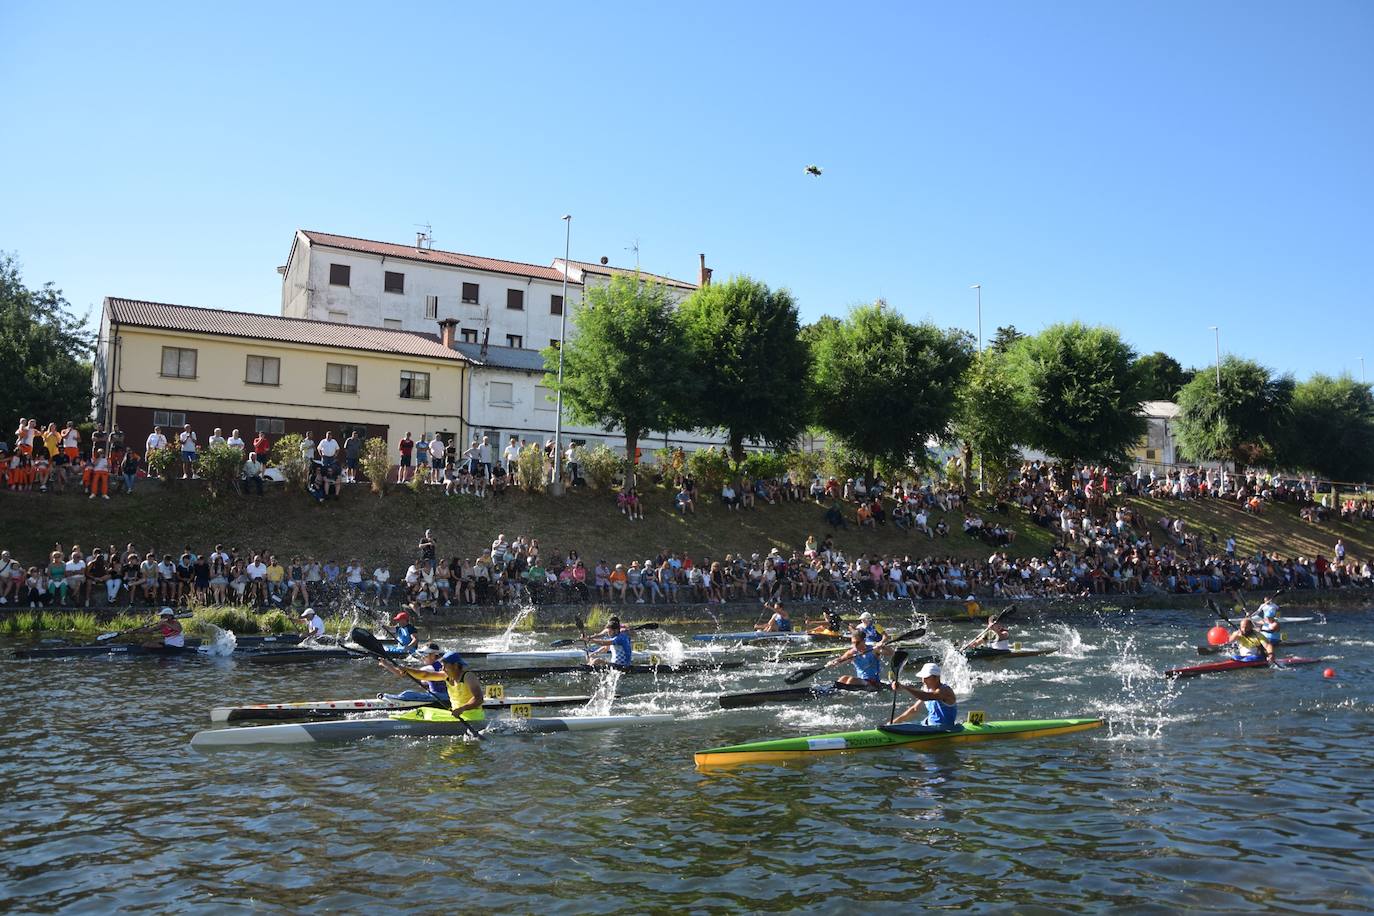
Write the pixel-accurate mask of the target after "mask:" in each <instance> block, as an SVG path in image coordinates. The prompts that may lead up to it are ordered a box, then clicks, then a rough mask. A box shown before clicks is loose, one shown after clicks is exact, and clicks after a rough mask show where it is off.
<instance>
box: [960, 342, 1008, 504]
mask: <svg viewBox="0 0 1374 916" xmlns="http://www.w3.org/2000/svg"><path fill="white" fill-rule="evenodd" d="M1019 394H1020V392H1019V390H1018V388H1017V386H1016V381H1015V379H1014V378H1013V377H1012V375H1011V374H1010V373H1009V372H1008V370H1007V357H1006V354H1005V353H1003V352H1000V351H998V350H993V349H988V350H984V351H983V352H982V353H980V354H978V356H977V357H976V358H975V359H974V360H973V365H972V366H970V367H969V371H968V372H967V373H966V374H965V375H964V382H963V384H962V385H961V386H960V387H959V400H958V410H957V412H956V414H955V419H954V432H955V434H956V435H957V436H958V437H959V438H960V439H961V440H962V441H964V442H967V443H968V444H969V446H970V447H971V448H972V449H973V450H974V451H976V452H977V453H978V459H979V460H980V461H981V462H982V463H983V468H984V470H985V472H986V477H988V478H989V479H990V480H991V486H992V491H993V492H994V493H1000V492H1002V491H1003V490H1005V488H1006V484H1007V482H1008V478H1009V477H1010V474H1011V470H1012V467H1013V465H1014V464H1015V463H1016V461H1017V458H1018V457H1019V455H1020V450H1019V446H1020V445H1021V444H1022V443H1023V442H1024V441H1025V438H1026V432H1025V426H1026V424H1025V421H1024V417H1023V415H1022V413H1021V407H1020V404H1019V403H1018V401H1019Z"/></svg>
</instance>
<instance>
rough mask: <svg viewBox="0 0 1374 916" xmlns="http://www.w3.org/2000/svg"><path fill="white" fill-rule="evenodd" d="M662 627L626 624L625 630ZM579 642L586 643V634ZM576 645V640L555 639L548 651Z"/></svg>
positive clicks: (652, 624)
mask: <svg viewBox="0 0 1374 916" xmlns="http://www.w3.org/2000/svg"><path fill="white" fill-rule="evenodd" d="M581 619H582V618H580V617H579V618H578V621H579V623H578V629H579V630H580V629H581V628H582V625H581ZM662 626H663V625H662V624H659V623H653V622H650V623H632V624H628V625H627V627H626V629H630V630H657V629H660V628H662ZM581 641H582V642H586V641H587V634H586V633H583V634H582V640H581ZM577 643H578V640H576V639H555V640H554V641H553V642H551V643H549V648H550V649H566V648H568V646H574V645H577Z"/></svg>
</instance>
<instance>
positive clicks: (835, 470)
mask: <svg viewBox="0 0 1374 916" xmlns="http://www.w3.org/2000/svg"><path fill="white" fill-rule="evenodd" d="M822 454H823V456H824V457H822V459H821V469H822V471H823V472H824V473H825V474H826V475H827V476H830V477H834V478H836V479H837V480H841V481H842V480H844V479H845V478H848V477H861V476H863V475H864V474H867V473H868V461H867V460H866V459H865V458H864V457H863V456H862V455H860V454H859V453H858V452H855V451H852V450H850V449H847V448H845V447H844V446H839V445H832V446H830V447H829V448H827V449H826V450H825V451H824V452H823V453H822Z"/></svg>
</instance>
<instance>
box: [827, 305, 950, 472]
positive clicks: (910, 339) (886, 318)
mask: <svg viewBox="0 0 1374 916" xmlns="http://www.w3.org/2000/svg"><path fill="white" fill-rule="evenodd" d="M812 352H813V357H814V360H815V372H814V380H815V381H814V385H815V399H816V417H817V420H818V421H819V423H820V425H821V426H822V427H823V428H825V429H826V430H827V431H828V432H829V433H830V434H831V435H833V436H834V437H835V438H836V439H838V440H839V441H840V442H841V443H842V444H844V445H846V446H848V447H849V448H850V449H853V450H854V451H855V452H857V453H859V455H861V456H862V458H863V460H864V461H865V462H866V463H867V465H868V467H867V471H868V475H869V477H870V478H872V475H873V472H874V468H875V466H876V464H877V463H878V462H879V461H882V462H884V463H885V464H887V465H889V466H893V467H906V466H908V465H909V464H912V463H916V464H923V463H925V453H926V443H927V441H928V440H930V439H932V438H936V439H939V438H944V437H945V436H946V435H948V433H949V425H950V422H951V420H952V419H953V417H954V405H955V394H956V392H957V391H958V388H959V382H960V379H961V377H962V376H963V374H964V370H965V369H967V368H968V365H969V362H970V361H971V360H972V358H973V342H972V340H971V339H970V338H969V336H968V334H966V333H963V332H959V331H954V330H941V329H940V328H937V327H935V325H933V324H930V323H929V322H923V323H921V324H912V323H911V322H909V321H907V320H906V319H905V318H903V317H902V316H901V315H899V314H898V313H897V312H895V311H893V310H892V309H890V308H888V307H887V306H886V305H885V304H884V303H882V302H878V303H877V304H875V305H866V306H860V307H858V308H856V309H854V310H853V311H852V312H850V313H849V316H848V317H847V318H846V319H845V320H844V321H837V322H834V323H831V324H826V325H824V326H822V327H821V328H820V329H819V333H818V334H817V335H816V338H815V343H814V345H813V350H812Z"/></svg>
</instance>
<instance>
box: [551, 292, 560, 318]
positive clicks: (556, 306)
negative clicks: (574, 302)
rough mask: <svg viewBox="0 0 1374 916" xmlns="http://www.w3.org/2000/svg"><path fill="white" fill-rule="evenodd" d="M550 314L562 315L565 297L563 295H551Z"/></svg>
mask: <svg viewBox="0 0 1374 916" xmlns="http://www.w3.org/2000/svg"><path fill="white" fill-rule="evenodd" d="M549 314H550V315H561V314H563V297H562V296H550V297H549Z"/></svg>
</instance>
